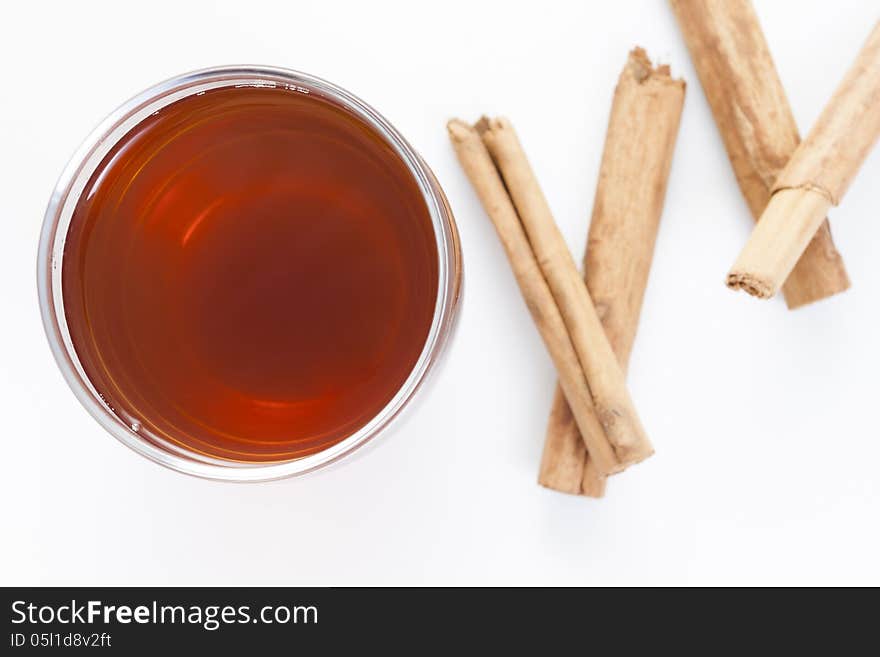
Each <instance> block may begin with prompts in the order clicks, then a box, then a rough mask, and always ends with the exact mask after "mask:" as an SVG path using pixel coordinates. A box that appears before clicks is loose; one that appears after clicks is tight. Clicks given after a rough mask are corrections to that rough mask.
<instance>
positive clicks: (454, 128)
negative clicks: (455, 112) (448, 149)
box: [446, 119, 473, 142]
mask: <svg viewBox="0 0 880 657" xmlns="http://www.w3.org/2000/svg"><path fill="white" fill-rule="evenodd" d="M446 130H447V132H449V138H450V139H452V141H454V142H461V141H464V140H465V139H467V137H468V136H469V135H470V134H471V132H472V131H473V128H471V126H470V125H468V124H467V123H466V122H465V121H462V120H461V119H450V120H449V121H447V122H446Z"/></svg>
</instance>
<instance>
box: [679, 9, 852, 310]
mask: <svg viewBox="0 0 880 657" xmlns="http://www.w3.org/2000/svg"><path fill="white" fill-rule="evenodd" d="M671 4H672V8H673V10H674V11H675V15H676V17H677V19H678V24H679V26H680V27H681V31H682V33H683V34H684V39H685V42H686V43H687V47H688V49H689V50H690V53H691V59H692V60H693V63H694V68H696V70H697V74H698V75H699V77H700V82H701V83H702V85H703V90H704V91H705V93H706V99H707V100H708V101H709V106H710V108H711V109H712V115H713V116H714V117H715V123H716V124H717V125H718V129H719V130H720V132H721V137H722V139H723V140H724V146H725V148H726V150H727V155H728V157H729V158H730V162H731V164H732V165H733V170H734V173H735V174H736V179H737V182H738V183H739V187H740V190H741V191H742V194H743V196H744V197H745V199H746V202H747V203H748V206H749V210H750V211H751V214H752V217H754V219H755V220H757V219H758V218H759V217H760V216H761V213H762V212H763V211H764V208H765V207H767V203H768V201H769V200H770V194H771V190H772V187H773V183H774V182H775V180H776V178H777V177H778V176H779V173H780V171H781V170H782V168H783V166H785V163H786V162H788V160H789V158H790V157H791V156H792V154H793V153H794V151H795V149H796V148H797V146H798V143H799V142H800V135H799V134H798V129H797V124H796V123H795V120H794V115H793V114H792V112H791V107H790V106H789V103H788V98H787V97H786V95H785V89H783V87H782V82H781V81H780V79H779V74H778V73H777V71H776V66H775V65H774V63H773V58H772V57H771V55H770V49H769V48H768V46H767V41H766V40H765V38H764V33H763V32H762V30H761V25H760V23H758V17H757V16H756V15H755V10H754V8H753V7H752V3H751V2H750V0H671ZM823 219H824V217H823ZM809 237H810V238H811V239H810V240H809V245H808V246H807V248H806V250H805V251H804V253H803V254H802V255H801V257H800V260H798V261H797V264H796V265H795V267H794V269H793V270H792V272H791V274H790V275H789V277H788V279H787V280H786V281H785V284H784V286H783V288H782V292H783V295H784V296H785V301H786V304H787V305H788V307H789V308H791V309H794V308H797V307H799V306H803V305H805V304H808V303H812V302H813V301H818V300H819V299H823V298H825V297H829V296H831V295H834V294H837V293H838V292H843V291H844V290H846V289H847V288H849V277H848V276H847V273H846V268H845V267H844V264H843V259H842V258H841V257H840V254H839V253H838V252H837V249H836V248H835V246H834V241H833V240H832V238H831V229H830V227H829V224H828V221H827V220H823V221H821V222H820V224H819V227H818V230H817V231H814V232H813V233H812V234H810V235H809Z"/></svg>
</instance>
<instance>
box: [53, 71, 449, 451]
mask: <svg viewBox="0 0 880 657" xmlns="http://www.w3.org/2000/svg"><path fill="white" fill-rule="evenodd" d="M437 263H438V253H437V243H436V241H435V237H434V230H433V226H432V223H431V218H430V215H429V212H428V208H427V205H426V202H425V200H424V196H423V194H422V192H421V190H420V188H419V186H418V185H417V183H416V181H415V179H414V178H413V176H412V174H411V173H410V170H409V169H408V168H407V166H406V164H405V163H404V162H403V160H402V159H401V158H400V156H398V155H397V153H396V152H395V151H394V150H393V149H392V148H391V147H390V146H389V145H388V144H387V143H386V142H385V141H384V140H383V139H382V138H381V136H380V135H379V134H377V132H376V131H375V130H374V129H372V128H371V127H369V126H368V125H367V124H366V123H365V122H363V121H362V120H361V119H359V118H357V117H355V116H353V115H352V114H351V113H349V112H347V111H346V110H345V109H344V108H341V107H338V106H336V105H334V104H333V103H331V102H330V101H327V100H324V99H322V98H319V97H318V96H316V95H314V94H312V95H306V94H303V93H300V92H297V91H291V90H288V89H282V88H268V87H238V88H223V89H216V90H212V91H207V92H205V93H203V94H200V95H194V96H190V97H187V98H184V99H182V100H179V101H177V102H175V103H173V104H171V105H168V106H167V107H165V108H163V109H161V110H160V111H159V112H157V113H156V114H154V115H152V116H150V117H148V118H147V119H145V120H144V121H142V122H141V123H140V124H138V125H137V126H136V127H134V128H133V129H132V130H131V131H130V132H129V133H128V134H127V135H126V136H125V137H124V138H123V139H122V140H121V141H120V142H119V143H118V144H117V145H116V146H114V148H113V149H112V151H111V152H110V153H109V154H108V155H107V156H106V158H105V159H104V160H103V162H102V163H101V165H100V166H99V167H98V168H97V170H96V171H95V173H94V175H93V176H92V177H91V180H90V181H89V183H88V184H87V185H86V188H85V189H84V190H83V193H82V195H81V197H80V200H79V202H78V204H77V206H76V208H75V210H74V214H73V217H72V220H71V224H70V228H69V230H68V233H67V241H66V244H65V250H64V258H63V265H62V290H63V300H64V311H65V317H66V321H67V325H68V329H69V331H70V336H71V339H72V342H73V345H74V347H75V349H76V353H77V356H78V357H79V360H80V361H81V363H82V366H83V368H84V370H85V373H86V374H87V376H88V378H89V379H90V381H91V382H92V384H93V385H94V387H95V389H96V390H97V391H98V392H99V393H100V394H101V395H102V396H103V398H104V399H105V401H106V402H107V404H108V405H109V406H110V407H111V409H113V411H114V412H115V413H116V414H117V415H118V416H119V417H120V418H122V419H123V420H124V421H125V422H126V423H128V424H129V425H130V426H132V427H133V428H134V429H135V430H137V431H138V432H139V433H141V434H142V435H144V436H146V437H148V438H153V439H155V438H159V439H162V440H165V441H169V442H171V443H174V444H176V445H178V446H180V447H182V448H185V449H187V450H193V451H196V452H199V453H201V454H204V455H207V456H211V457H215V458H221V459H231V460H236V461H273V460H284V459H291V458H296V457H301V456H305V455H308V454H312V453H315V452H318V451H320V450H322V449H325V448H327V447H329V446H331V445H333V444H335V443H337V442H339V441H340V440H342V439H344V438H345V437H347V436H349V435H351V434H352V433H354V432H355V431H357V430H358V429H359V428H361V427H362V426H364V424H366V423H367V422H368V421H369V420H370V419H371V418H373V417H374V416H376V415H377V413H378V412H379V411H380V410H381V409H382V408H383V407H384V406H386V405H387V404H388V402H389V401H390V400H391V399H392V398H393V397H394V395H395V393H396V392H397V391H398V390H399V389H400V387H401V386H402V384H403V383H404V381H405V380H406V379H407V377H408V376H409V374H410V372H411V371H412V369H413V367H414V365H415V363H416V361H417V360H418V358H419V355H420V354H421V351H422V349H423V347H424V345H425V342H426V339H427V336H428V333H429V329H430V326H431V323H432V319H433V314H434V307H435V303H436V300H437V290H438V264H437Z"/></svg>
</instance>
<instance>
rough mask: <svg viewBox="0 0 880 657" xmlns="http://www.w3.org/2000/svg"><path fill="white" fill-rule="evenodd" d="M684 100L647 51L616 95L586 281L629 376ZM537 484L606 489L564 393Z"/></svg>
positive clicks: (634, 59) (591, 492)
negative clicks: (649, 57)
mask: <svg viewBox="0 0 880 657" xmlns="http://www.w3.org/2000/svg"><path fill="white" fill-rule="evenodd" d="M684 94H685V84H684V82H683V81H682V80H676V79H673V78H672V77H671V76H670V72H669V68H668V67H667V66H660V67H654V66H652V64H651V62H650V60H649V59H648V57H647V55H646V54H645V52H644V50H642V49H641V48H636V49H634V50H633V51H632V52H631V53H630V54H629V57H628V58H627V62H626V65H625V66H624V69H623V72H622V73H621V74H620V78H619V80H618V83H617V87H616V89H615V91H614V100H613V103H612V106H611V115H610V118H609V121H608V131H607V134H606V137H605V148H604V152H603V154H602V165H601V168H600V170H599V181H598V184H597V186H596V197H595V201H594V204H593V216H592V220H591V221H590V232H589V238H588V241H587V249H586V252H585V254H584V280H585V281H586V283H587V287H588V289H589V292H590V296H591V297H592V299H593V302H594V303H595V306H596V310H597V311H598V313H599V317H600V319H601V321H602V326H603V328H604V330H605V335H606V336H607V337H608V340H609V342H610V343H611V347H612V349H613V350H614V353H615V355H616V357H617V360H618V361H619V363H620V365H621V368H622V369H623V370H624V371H626V368H627V364H628V362H629V355H630V352H631V350H632V346H633V342H634V340H635V335H636V329H637V328H638V323H639V314H640V312H641V307H642V300H643V298H644V292H645V287H646V286H647V282H648V273H649V271H650V268H651V261H652V259H653V254H654V243H655V241H656V237H657V229H658V227H659V224H660V216H661V214H662V211H663V201H664V198H665V195H666V183H667V180H668V178H669V169H670V165H671V162H672V155H673V151H674V147H675V139H676V136H677V134H678V126H679V121H680V118H681V111H682V106H683V103H684ZM538 481H539V483H540V484H542V485H543V486H546V487H548V488H552V489H554V490H559V491H562V492H566V493H574V494H582V495H587V496H591V497H600V496H601V495H602V494H603V493H604V489H605V479H604V478H602V477H601V476H600V474H599V472H598V471H597V470H596V468H595V467H593V463H592V461H591V459H590V458H589V456H588V454H587V450H586V448H585V446H584V441H583V440H582V438H581V436H580V433H579V432H578V427H577V424H576V423H574V422H573V421H572V416H571V411H570V409H569V408H568V406H567V403H566V401H565V396H564V395H563V394H562V393H561V391H560V390H559V389H557V391H556V394H555V395H554V400H553V408H552V410H551V412H550V421H549V423H548V426H547V437H546V441H545V444H544V454H543V457H542V460H541V470H540V474H539V477H538Z"/></svg>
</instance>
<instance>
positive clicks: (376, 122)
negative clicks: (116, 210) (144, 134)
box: [37, 66, 462, 482]
mask: <svg viewBox="0 0 880 657" xmlns="http://www.w3.org/2000/svg"><path fill="white" fill-rule="evenodd" d="M235 85H243V86H272V87H278V86H281V87H282V88H287V89H289V90H291V91H295V92H300V93H306V94H310V93H315V94H317V95H320V96H321V97H323V98H326V99H328V100H330V101H331V102H333V103H335V104H337V105H338V106H341V107H343V108H344V109H345V110H347V111H349V112H351V113H353V114H354V115H355V116H357V117H358V118H359V119H361V120H363V121H364V122H365V123H367V125H369V127H370V128H371V129H373V130H374V131H376V133H377V134H379V135H380V136H381V137H382V138H383V139H384V140H385V142H386V143H387V144H388V145H389V146H391V147H392V148H393V149H394V151H395V152H396V153H397V154H398V156H399V157H400V158H401V159H402V161H403V162H404V164H405V165H406V167H407V168H408V169H409V171H410V173H411V174H412V175H413V178H414V180H415V182H416V183H417V184H418V186H419V189H420V190H421V192H422V195H423V198H424V200H425V204H426V206H427V208H428V211H429V214H430V217H431V223H432V225H433V228H434V236H435V239H436V243H437V257H438V287H437V299H436V302H435V307H434V315H433V318H432V323H431V327H430V330H429V332H428V337H427V338H426V340H425V344H424V346H423V348H422V352H421V354H420V355H419V358H418V360H417V361H416V363H415V365H414V366H413V368H412V370H411V371H410V374H409V376H408V377H407V379H406V381H404V383H403V385H402V386H401V387H400V388H399V389H398V390H397V392H396V393H395V395H394V397H393V398H392V399H391V400H390V401H389V402H388V404H386V406H385V407H384V408H383V409H382V410H381V411H379V413H377V414H376V415H375V416H374V417H373V418H372V419H371V420H370V421H369V422H367V423H366V424H365V425H364V426H363V427H361V428H360V429H358V430H357V431H356V432H354V433H352V434H351V435H350V436H348V437H346V438H344V439H343V440H341V441H340V442H338V443H336V444H334V445H331V446H330V447H328V448H326V449H324V450H321V451H320V452H317V453H315V454H311V455H308V456H304V457H300V458H296V459H292V460H287V461H278V462H252V463H246V462H236V461H226V460H222V459H216V458H212V457H208V456H205V455H202V454H198V453H196V452H193V451H190V450H186V449H184V448H182V447H179V446H177V445H173V444H172V443H163V444H161V445H160V444H157V442H156V441H154V440H152V439H147V438H145V437H143V436H140V435H139V434H138V433H137V431H136V430H133V429H132V428H131V427H129V426H128V425H127V424H125V422H124V421H123V420H122V418H120V417H119V416H118V415H117V414H115V413H114V412H113V411H112V410H111V409H110V408H109V406H108V405H107V403H106V402H105V401H104V400H103V398H102V397H101V395H100V393H99V392H98V391H97V390H96V389H95V388H94V386H93V385H92V383H91V381H90V380H89V378H88V376H86V374H85V372H84V370H83V368H82V366H81V364H80V362H79V358H78V356H77V354H76V350H75V349H74V347H73V343H72V341H71V339H70V334H69V331H68V329H67V322H66V316H65V313H64V305H63V298H62V289H61V273H62V267H61V263H62V259H63V254H64V243H65V240H66V237H67V230H68V228H69V224H70V218H71V215H72V212H73V208H74V206H75V205H76V203H77V201H78V200H79V197H80V194H81V192H82V188H83V186H84V185H85V183H86V182H87V181H88V179H89V178H90V177H91V175H92V173H93V172H94V171H95V169H96V168H97V166H98V165H99V164H100V162H101V161H102V160H103V158H104V155H105V154H106V153H107V151H109V150H110V148H112V147H113V146H114V145H115V144H116V143H117V142H118V141H119V139H121V138H122V137H123V136H124V135H125V134H127V133H128V132H129V131H130V130H131V129H132V128H133V127H134V126H136V125H137V124H138V123H140V122H141V121H143V120H144V119H145V118H146V117H147V116H149V115H150V114H151V113H152V112H154V111H156V110H158V109H161V108H162V107H165V106H167V105H169V104H170V103H173V102H175V101H176V100H179V99H181V98H185V97H188V96H191V95H194V94H197V93H199V92H201V91H205V90H208V89H214V88H220V87H228V86H235ZM461 273H462V260H461V250H460V245H459V239H458V233H457V229H456V226H455V221H454V218H453V216H452V211H451V209H450V207H449V203H448V201H447V200H446V197H445V196H444V194H443V190H442V189H441V188H440V185H439V183H438V182H437V179H436V178H435V176H434V174H433V173H432V172H431V170H430V168H429V167H428V165H427V164H426V163H425V162H424V160H423V159H422V158H421V156H420V155H419V154H418V153H417V152H416V151H415V149H414V148H413V147H412V146H410V144H409V143H408V142H407V141H406V140H405V139H404V138H403V136H402V135H401V134H400V133H399V132H398V131H397V130H396V129H395V128H394V127H393V126H392V125H391V124H390V123H389V122H388V121H387V120H386V119H385V118H384V117H383V116H382V115H381V114H379V113H378V112H377V111H376V110H375V109H373V108H372V107H371V106H370V105H368V104H367V103H365V102H364V101H362V100H361V99H360V98H358V97H357V96H355V95H354V94H352V93H350V92H349V91H347V90H345V89H343V88H341V87H339V86H337V85H335V84H333V83H331V82H328V81H326V80H323V79H321V78H318V77H315V76H312V75H309V74H307V73H302V72H299V71H294V70H290V69H285V68H277V67H267V66H218V67H212V68H206V69H201V70H197V71H192V72H189V73H184V74H182V75H178V76H175V77H173V78H170V79H168V80H165V81H163V82H160V83H158V84H156V85H154V86H152V87H150V88H148V89H146V90H145V91H142V92H141V93H139V94H137V95H135V96H134V97H132V98H130V99H129V100H128V101H126V102H125V103H123V104H122V105H120V106H119V107H118V108H117V109H116V110H114V111H113V112H112V113H110V114H109V115H108V116H107V117H106V118H105V119H104V120H103V121H102V122H101V123H100V124H98V126H97V127H96V128H95V129H94V130H92V132H91V133H90V134H89V135H88V137H86V139H85V140H84V141H83V142H82V144H81V145H80V146H79V148H78V149H77V150H76V151H75V152H74V154H73V156H72V157H71V158H70V160H69V161H68V163H67V165H66V166H65V168H64V170H63V172H62V173H61V176H60V177H59V179H58V182H57V183H56V185H55V188H54V190H53V191H52V195H51V196H50V199H49V204H48V207H47V208H46V213H45V215H44V218H43V226H42V230H41V234H40V243H39V249H38V254H37V290H38V296H39V304H40V315H41V317H42V320H43V328H44V330H45V332H46V336H47V338H48V340H49V345H50V347H51V349H52V354H53V356H54V357H55V361H56V363H57V364H58V367H59V369H60V370H61V373H62V374H63V376H64V379H65V380H66V381H67V384H68V385H69V387H70V388H71V390H72V391H73V393H74V395H75V396H76V398H77V399H78V400H79V402H80V403H81V404H82V405H83V406H84V407H85V409H86V410H87V411H88V412H89V414H90V415H91V416H92V417H93V418H95V420H97V421H98V423H99V424H100V425H101V426H102V427H104V429H105V430H106V431H108V432H109V433H110V434H111V435H112V436H114V437H115V438H116V439H117V440H119V441H120V442H122V443H123V444H124V445H126V446H127V447H129V448H131V449H133V450H134V451H135V452H137V453H139V454H141V455H142V456H145V457H146V458H148V459H150V460H152V461H154V462H156V463H159V464H160V465H163V466H165V467H168V468H170V469H172V470H176V471H178V472H182V473H185V474H189V475H193V476H197V477H202V478H206V479H214V480H221V481H238V482H247V481H270V480H274V479H282V478H286V477H291V476H294V475H300V474H305V473H307V472H312V471H314V470H316V469H318V468H322V467H325V466H327V465H329V464H331V463H334V462H336V461H338V460H340V459H342V458H343V457H345V456H347V455H349V454H351V453H352V452H354V451H355V450H357V449H358V448H359V447H362V446H363V445H365V444H366V443H368V442H370V441H371V440H372V439H373V438H375V437H376V436H378V435H380V434H381V433H384V432H385V430H386V429H387V428H388V427H389V425H390V424H391V423H392V422H393V421H394V420H395V419H396V418H398V417H399V415H400V414H401V412H402V411H403V410H404V409H405V408H406V407H408V406H409V403H410V401H411V400H412V399H413V398H414V396H415V394H416V392H417V391H418V390H419V389H420V388H421V385H422V383H423V382H424V381H425V378H426V376H427V375H428V373H429V371H431V369H432V366H433V365H434V364H435V363H436V361H437V360H438V358H439V356H440V355H441V353H442V351H443V348H444V346H445V344H446V343H447V341H448V338H449V335H450V333H451V331H452V329H453V326H454V322H455V317H456V314H457V313H456V310H457V305H458V299H459V296H460V291H461Z"/></svg>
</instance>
